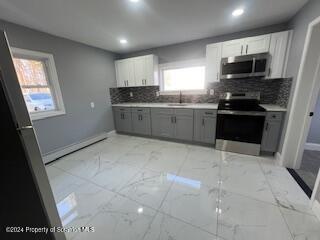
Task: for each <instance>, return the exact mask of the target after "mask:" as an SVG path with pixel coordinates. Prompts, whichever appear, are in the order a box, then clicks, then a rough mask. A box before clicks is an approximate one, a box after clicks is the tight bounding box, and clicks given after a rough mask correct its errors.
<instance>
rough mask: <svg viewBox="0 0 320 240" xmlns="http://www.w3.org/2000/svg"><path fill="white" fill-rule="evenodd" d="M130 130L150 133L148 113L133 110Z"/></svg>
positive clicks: (138, 132)
mask: <svg viewBox="0 0 320 240" xmlns="http://www.w3.org/2000/svg"><path fill="white" fill-rule="evenodd" d="M132 131H133V132H134V133H136V134H142V135H151V126H150V115H149V114H143V113H139V112H133V113H132Z"/></svg>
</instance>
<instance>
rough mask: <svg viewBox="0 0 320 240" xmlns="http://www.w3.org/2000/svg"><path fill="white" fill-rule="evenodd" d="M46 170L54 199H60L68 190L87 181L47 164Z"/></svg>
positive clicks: (76, 187) (72, 189)
mask: <svg viewBox="0 0 320 240" xmlns="http://www.w3.org/2000/svg"><path fill="white" fill-rule="evenodd" d="M46 171H47V175H48V178H49V182H50V186H51V189H52V192H53V195H54V198H55V200H56V201H59V200H61V199H62V198H64V197H65V196H66V195H68V194H69V193H70V192H72V191H74V190H75V189H78V188H79V187H81V186H84V185H85V184H86V183H87V182H86V181H84V180H82V179H80V178H78V177H75V176H72V175H70V174H69V173H67V172H64V171H62V170H60V169H58V168H55V167H53V166H47V167H46Z"/></svg>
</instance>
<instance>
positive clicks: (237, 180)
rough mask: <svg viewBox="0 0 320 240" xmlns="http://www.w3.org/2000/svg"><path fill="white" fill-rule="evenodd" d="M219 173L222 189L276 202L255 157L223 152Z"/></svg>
mask: <svg viewBox="0 0 320 240" xmlns="http://www.w3.org/2000/svg"><path fill="white" fill-rule="evenodd" d="M220 175H221V176H220V180H221V188H222V189H224V190H227V191H230V192H234V193H238V194H241V195H244V196H248V197H251V198H255V199H257V200H260V201H264V202H269V203H273V204H276V200H275V198H274V195H273V193H272V191H271V188H270V186H269V184H268V181H267V179H266V176H265V175H264V174H263V172H262V170H261V167H260V163H259V161H257V158H256V157H252V156H246V155H240V154H231V153H223V154H222V163H221V174H220Z"/></svg>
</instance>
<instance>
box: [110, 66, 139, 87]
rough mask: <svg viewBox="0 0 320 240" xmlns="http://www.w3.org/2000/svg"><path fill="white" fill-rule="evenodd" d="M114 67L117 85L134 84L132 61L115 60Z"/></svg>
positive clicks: (130, 85) (126, 85)
mask: <svg viewBox="0 0 320 240" xmlns="http://www.w3.org/2000/svg"><path fill="white" fill-rule="evenodd" d="M115 67H116V76H117V86H118V87H132V86H135V79H134V63H133V61H129V60H118V61H115Z"/></svg>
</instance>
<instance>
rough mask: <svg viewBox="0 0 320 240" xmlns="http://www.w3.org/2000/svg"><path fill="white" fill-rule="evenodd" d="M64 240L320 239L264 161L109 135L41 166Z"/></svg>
mask: <svg viewBox="0 0 320 240" xmlns="http://www.w3.org/2000/svg"><path fill="white" fill-rule="evenodd" d="M46 170H47V175H48V177H49V181H50V184H51V187H52V190H53V193H54V197H55V201H56V203H57V207H58V209H59V214H60V217H61V220H62V222H63V224H64V226H67V227H68V226H74V227H77V226H83V225H85V226H92V227H94V228H95V232H92V233H69V234H67V239H68V240H71V239H72V240H74V239H76V240H81V239H92V240H99V239H103V240H105V239H112V240H122V239H123V240H127V239H130V240H131V239H133V240H136V239H137V240H142V239H144V240H151V239H152V240H153V239H158V240H182V239H183V240H185V239H186V240H188V239H204V240H206V239H211V240H222V239H224V240H251V239H254V240H256V239H259V240H320V238H319V236H320V233H319V224H320V222H319V221H318V220H317V219H316V217H315V215H314V214H313V212H312V210H311V209H310V207H309V199H308V197H307V196H306V195H305V194H304V192H303V191H302V190H301V188H300V187H299V186H298V184H297V183H296V182H295V181H294V179H293V178H292V177H291V175H290V174H289V173H288V172H287V170H286V169H285V168H283V167H278V166H275V163H274V159H273V158H271V157H255V156H246V155H241V154H235V153H226V152H222V151H217V150H215V149H213V148H210V147H203V146H194V145H188V144H181V143H175V142H168V141H162V140H157V139H148V138H141V137H133V136H125V135H118V134H113V135H111V136H110V137H109V138H108V139H106V140H103V141H100V142H98V143H96V144H93V145H91V146H89V147H86V148H84V149H81V150H79V151H77V152H74V153H72V154H69V155H67V156H65V157H63V158H61V159H59V160H57V161H55V162H53V163H51V164H49V165H47V166H46Z"/></svg>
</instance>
